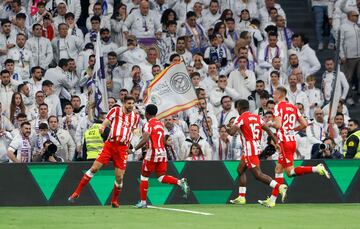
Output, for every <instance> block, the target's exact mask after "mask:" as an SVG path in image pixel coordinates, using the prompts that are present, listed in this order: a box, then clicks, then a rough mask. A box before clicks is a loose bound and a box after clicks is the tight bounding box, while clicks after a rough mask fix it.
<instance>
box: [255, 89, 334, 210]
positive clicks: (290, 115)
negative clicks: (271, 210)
mask: <svg viewBox="0 0 360 229" xmlns="http://www.w3.org/2000/svg"><path fill="white" fill-rule="evenodd" d="M286 93H287V90H286V88H284V87H278V88H277V89H276V90H275V92H274V100H275V102H276V103H277V104H276V106H275V113H274V117H275V119H274V122H273V123H272V124H271V126H272V127H274V128H276V129H277V136H278V140H279V141H278V143H279V144H280V152H279V159H278V162H277V164H276V167H275V180H276V181H277V182H278V183H280V184H283V183H284V175H283V173H284V171H285V172H286V174H287V176H288V177H294V176H301V175H305V174H309V173H318V174H319V175H322V176H323V175H324V176H326V177H327V178H330V176H329V173H328V172H327V171H326V169H325V167H324V165H323V164H318V165H317V166H298V167H296V168H294V154H295V151H296V141H295V135H296V133H297V132H298V131H300V130H303V129H305V128H306V126H307V121H306V119H305V118H304V117H303V116H302V115H301V114H300V112H299V110H298V108H297V107H296V106H295V105H293V104H290V103H288V102H286V101H285V97H286ZM298 123H299V125H298ZM278 194H279V190H278V189H277V188H274V189H273V191H272V193H271V197H270V198H268V199H267V200H264V201H263V200H259V203H260V204H262V205H264V206H266V207H273V206H275V202H276V199H277V196H278ZM283 200H284V199H283Z"/></svg>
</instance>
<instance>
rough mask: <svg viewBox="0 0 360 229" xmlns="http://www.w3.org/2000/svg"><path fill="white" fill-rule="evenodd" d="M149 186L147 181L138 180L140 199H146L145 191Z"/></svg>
mask: <svg viewBox="0 0 360 229" xmlns="http://www.w3.org/2000/svg"><path fill="white" fill-rule="evenodd" d="M148 188H149V181H143V180H142V181H140V200H142V201H146V197H147V192H148Z"/></svg>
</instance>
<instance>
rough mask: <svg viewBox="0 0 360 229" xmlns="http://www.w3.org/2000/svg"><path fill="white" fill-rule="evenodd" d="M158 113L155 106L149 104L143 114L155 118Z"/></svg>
mask: <svg viewBox="0 0 360 229" xmlns="http://www.w3.org/2000/svg"><path fill="white" fill-rule="evenodd" d="M157 112H158V108H157V106H156V105H155V104H149V105H147V106H146V108H145V114H148V115H150V116H155V115H156V114H157Z"/></svg>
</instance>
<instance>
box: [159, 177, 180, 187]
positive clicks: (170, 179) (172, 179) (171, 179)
mask: <svg viewBox="0 0 360 229" xmlns="http://www.w3.org/2000/svg"><path fill="white" fill-rule="evenodd" d="M161 183H164V184H173V185H177V183H178V179H177V178H175V177H173V176H169V175H165V176H164V177H163V179H162V180H161Z"/></svg>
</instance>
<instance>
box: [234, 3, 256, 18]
mask: <svg viewBox="0 0 360 229" xmlns="http://www.w3.org/2000/svg"><path fill="white" fill-rule="evenodd" d="M234 3H235V4H234V5H233V6H232V7H231V8H228V9H233V11H234V13H235V15H236V19H240V14H241V12H242V10H244V9H246V10H248V12H249V14H250V15H251V17H252V18H259V11H258V8H257V6H256V1H253V0H240V1H234Z"/></svg>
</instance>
